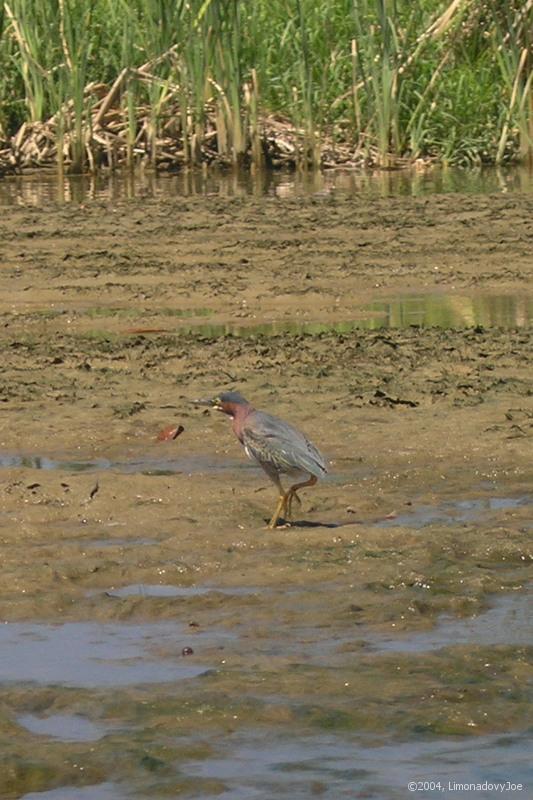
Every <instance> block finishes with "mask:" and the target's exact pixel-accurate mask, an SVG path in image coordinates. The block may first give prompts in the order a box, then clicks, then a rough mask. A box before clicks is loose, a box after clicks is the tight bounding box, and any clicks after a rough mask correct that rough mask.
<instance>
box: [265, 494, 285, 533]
mask: <svg viewBox="0 0 533 800" xmlns="http://www.w3.org/2000/svg"><path fill="white" fill-rule="evenodd" d="M286 508H287V495H286V494H285V492H283V494H280V496H279V500H278V504H277V506H276V510H275V511H274V514H273V516H272V519H271V520H270V522H269V523H268V527H269V528H270V529H272V528H275V527H276V526H277V524H278V519H279V518H280V517H281V515H282V514H285V512H286Z"/></svg>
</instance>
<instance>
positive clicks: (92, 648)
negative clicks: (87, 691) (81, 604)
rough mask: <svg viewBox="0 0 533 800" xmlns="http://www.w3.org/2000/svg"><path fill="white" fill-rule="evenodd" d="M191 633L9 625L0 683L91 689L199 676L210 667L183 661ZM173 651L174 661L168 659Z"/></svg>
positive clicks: (1, 639) (0, 638)
mask: <svg viewBox="0 0 533 800" xmlns="http://www.w3.org/2000/svg"><path fill="white" fill-rule="evenodd" d="M187 633H188V631H187V629H186V627H184V626H183V627H182V626H179V625H176V624H173V623H167V624H164V623H162V624H159V625H146V626H143V625H118V624H115V625H113V624H105V625H98V624H95V623H89V622H87V623H66V624H64V625H42V624H41V625H33V624H31V623H20V622H19V623H5V624H4V625H2V626H1V627H0V647H1V648H2V653H3V655H2V663H1V665H0V682H2V683H9V682H17V683H18V682H21V683H28V682H29V683H34V682H36V683H43V684H47V685H61V686H78V687H92V686H127V685H129V684H142V683H160V682H163V681H177V680H185V679H187V678H194V677H196V676H198V675H200V674H201V673H202V672H204V671H205V668H204V667H199V666H197V665H195V664H191V663H190V659H188V660H186V659H185V658H182V657H181V655H182V649H183V647H185V646H187V645H186V643H185V640H186V639H187ZM189 638H190V634H189ZM200 638H204V637H200ZM180 645H181V647H180ZM213 646H215V645H213ZM169 648H170V649H171V651H172V650H173V649H175V651H176V652H175V654H174V657H173V658H171V657H169V656H168V655H167V657H165V655H164V651H165V649H167V650H168V649H169ZM178 653H179V657H178Z"/></svg>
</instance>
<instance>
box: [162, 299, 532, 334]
mask: <svg viewBox="0 0 533 800" xmlns="http://www.w3.org/2000/svg"><path fill="white" fill-rule="evenodd" d="M532 319H533V297H531V296H528V295H520V296H517V295H511V294H510V295H507V294H502V295H491V294H486V295H483V294H479V293H476V294H473V295H464V294H455V293H454V294H450V293H441V294H426V295H415V296H407V297H401V298H393V299H390V300H376V301H374V302H372V303H368V304H365V305H362V306H361V317H360V318H358V319H350V320H344V321H336V322H316V321H307V320H296V319H293V320H290V321H287V320H278V321H276V322H262V323H259V324H258V323H254V322H251V321H250V322H239V323H235V322H228V323H220V324H217V323H204V322H202V323H199V324H198V323H191V324H183V325H181V326H180V327H179V328H178V329H175V330H174V332H175V333H181V334H194V335H197V336H200V337H205V338H213V339H218V338H220V337H222V336H236V337H240V338H245V337H250V336H279V335H282V334H289V335H293V336H300V335H306V336H320V334H325V333H339V334H342V333H350V331H354V330H358V329H361V330H378V329H380V328H399V329H402V328H408V327H410V326H419V327H422V328H427V327H434V328H444V329H449V328H473V327H477V326H481V327H488V328H490V327H496V328H521V327H528V326H529V325H530V324H531V321H532Z"/></svg>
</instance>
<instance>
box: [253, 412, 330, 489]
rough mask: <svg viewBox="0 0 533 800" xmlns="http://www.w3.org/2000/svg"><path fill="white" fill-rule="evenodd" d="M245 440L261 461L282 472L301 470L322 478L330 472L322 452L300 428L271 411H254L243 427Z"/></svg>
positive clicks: (254, 456)
mask: <svg viewBox="0 0 533 800" xmlns="http://www.w3.org/2000/svg"><path fill="white" fill-rule="evenodd" d="M243 444H244V447H245V449H246V451H247V453H248V454H249V455H251V456H252V457H253V458H255V459H257V461H259V462H260V463H264V464H271V465H272V466H273V467H275V468H276V469H277V470H279V471H280V472H286V471H291V470H301V471H302V472H309V473H310V474H311V475H315V476H316V477H317V478H321V477H322V476H323V475H325V473H326V472H327V467H326V463H325V460H324V457H323V455H322V454H321V453H320V451H319V450H317V448H316V447H315V446H314V444H312V442H310V441H309V439H307V437H306V436H304V434H303V433H301V431H299V430H298V429H297V428H293V426H292V425H289V424H288V423H287V422H284V421H283V420H281V419H278V417H274V416H272V415H271V414H265V413H263V412H262V411H261V412H255V413H253V414H252V415H250V417H249V418H248V419H247V420H246V422H245V424H244V427H243Z"/></svg>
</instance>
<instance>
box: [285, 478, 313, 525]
mask: <svg viewBox="0 0 533 800" xmlns="http://www.w3.org/2000/svg"><path fill="white" fill-rule="evenodd" d="M317 480H318V478H316V477H315V476H314V475H311V476H310V478H309V480H308V481H302V483H295V484H294V486H291V487H290V489H289V491H288V492H287V494H286V498H287V502H286V507H287V516H288V517H289V519H290V517H291V516H292V501H293V500H294V499H296V500H297V501H298V505H300V506H301V505H302V501H301V500H300V498H299V497H298V495H297V491H298V489H303V488H304V487H305V486H314V485H315V483H316V482H317Z"/></svg>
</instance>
